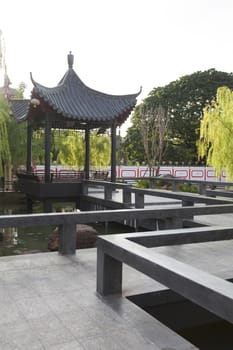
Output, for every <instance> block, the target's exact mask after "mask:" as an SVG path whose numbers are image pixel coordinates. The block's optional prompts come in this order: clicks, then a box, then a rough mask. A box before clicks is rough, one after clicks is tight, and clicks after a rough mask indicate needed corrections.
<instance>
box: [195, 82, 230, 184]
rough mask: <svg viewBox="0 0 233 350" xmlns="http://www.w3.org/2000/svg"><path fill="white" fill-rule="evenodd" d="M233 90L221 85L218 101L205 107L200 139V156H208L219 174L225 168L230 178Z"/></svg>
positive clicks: (208, 161) (217, 96)
mask: <svg viewBox="0 0 233 350" xmlns="http://www.w3.org/2000/svg"><path fill="white" fill-rule="evenodd" d="M232 147H233V92H232V91H231V90H230V89H228V88H226V87H221V88H219V89H218V90H217V95H216V102H213V103H212V104H211V105H210V106H207V107H206V108H205V109H204V117H203V120H202V121H201V126H200V139H199V141H198V155H199V158H203V157H206V159H207V165H211V166H214V168H215V170H216V174H217V176H219V175H220V173H221V171H222V170H223V169H225V170H226V172H227V177H228V179H229V180H230V179H232V178H233V158H232V151H231V150H232Z"/></svg>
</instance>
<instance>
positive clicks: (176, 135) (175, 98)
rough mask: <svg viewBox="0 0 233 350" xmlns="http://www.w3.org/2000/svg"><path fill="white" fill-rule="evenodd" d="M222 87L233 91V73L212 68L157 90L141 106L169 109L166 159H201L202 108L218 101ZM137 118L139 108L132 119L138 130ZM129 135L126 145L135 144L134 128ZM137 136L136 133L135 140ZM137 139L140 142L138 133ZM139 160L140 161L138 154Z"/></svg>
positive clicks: (134, 127) (194, 160)
mask: <svg viewBox="0 0 233 350" xmlns="http://www.w3.org/2000/svg"><path fill="white" fill-rule="evenodd" d="M221 86H227V87H229V88H233V74H232V73H225V72H220V71H216V70H215V69H209V70H207V71H204V72H196V73H193V74H190V75H186V76H183V77H181V78H180V79H178V80H176V81H173V82H171V83H169V84H168V85H166V86H164V87H157V88H154V89H153V90H152V91H151V92H150V94H149V95H148V97H147V98H146V99H145V100H144V101H143V102H142V105H143V106H147V108H155V107H158V106H162V107H163V108H165V109H167V111H168V114H169V116H170V124H169V125H170V127H169V130H168V131H167V135H166V138H167V140H168V148H167V151H166V154H165V155H164V160H172V161H180V162H181V161H184V162H196V161H197V160H198V151H197V146H196V142H197V140H198V138H199V127H200V120H201V119H202V118H203V109H204V108H205V106H206V105H207V104H209V103H211V101H213V100H214V99H215V97H216V93H217V89H218V88H219V87H221ZM138 117H139V114H138V108H136V109H135V112H134V115H133V117H132V124H133V125H132V128H133V130H135V129H139V119H138ZM128 133H129V134H128V135H127V137H126V140H127V143H128V144H129V143H131V142H132V143H134V141H133V140H132V138H131V140H130V139H129V135H130V134H131V128H129V130H128ZM135 134H136V132H134V135H133V137H134V136H135ZM136 138H137V142H139V139H140V133H139V131H138V134H137V136H136ZM138 148H139V145H138ZM137 157H138V159H140V158H141V156H140V155H139V154H138V155H137ZM134 158H135V155H134Z"/></svg>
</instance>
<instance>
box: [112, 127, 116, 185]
mask: <svg viewBox="0 0 233 350" xmlns="http://www.w3.org/2000/svg"><path fill="white" fill-rule="evenodd" d="M111 142H112V144H111V182H116V122H114V123H113V125H112V127H111Z"/></svg>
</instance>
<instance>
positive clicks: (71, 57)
mask: <svg viewBox="0 0 233 350" xmlns="http://www.w3.org/2000/svg"><path fill="white" fill-rule="evenodd" d="M67 59H68V66H69V68H73V63H74V55H72V52H71V51H70V53H69V55H68V56H67Z"/></svg>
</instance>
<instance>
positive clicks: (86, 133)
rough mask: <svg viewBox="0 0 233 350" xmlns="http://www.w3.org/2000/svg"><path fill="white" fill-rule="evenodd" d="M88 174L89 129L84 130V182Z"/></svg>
mask: <svg viewBox="0 0 233 350" xmlns="http://www.w3.org/2000/svg"><path fill="white" fill-rule="evenodd" d="M89 173H90V129H86V130H85V166H84V177H85V179H86V180H88V179H89Z"/></svg>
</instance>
